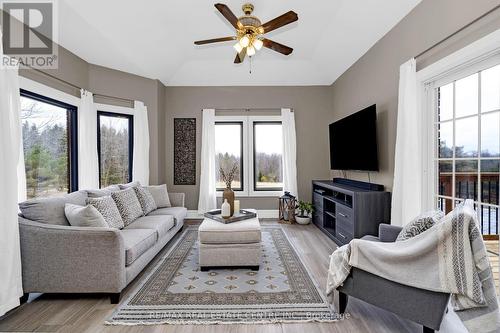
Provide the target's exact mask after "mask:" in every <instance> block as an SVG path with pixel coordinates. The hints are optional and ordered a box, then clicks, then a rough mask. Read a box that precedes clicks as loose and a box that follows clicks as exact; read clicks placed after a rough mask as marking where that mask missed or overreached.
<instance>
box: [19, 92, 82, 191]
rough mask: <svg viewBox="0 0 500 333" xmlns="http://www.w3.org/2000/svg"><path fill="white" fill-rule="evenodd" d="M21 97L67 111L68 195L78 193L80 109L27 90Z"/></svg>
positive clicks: (20, 93)
mask: <svg viewBox="0 0 500 333" xmlns="http://www.w3.org/2000/svg"><path fill="white" fill-rule="evenodd" d="M19 95H20V97H25V98H29V99H32V100H35V101H38V102H42V103H46V104H50V105H53V106H56V107H60V108H63V109H66V114H67V117H66V130H67V137H68V147H67V148H68V149H67V150H68V181H69V184H68V185H69V186H68V193H72V192H76V191H78V107H76V106H74V105H71V104H68V103H64V102H61V101H58V100H56V99H53V98H50V97H47V96H44V95H40V94H37V93H34V92H31V91H28V90H25V89H19Z"/></svg>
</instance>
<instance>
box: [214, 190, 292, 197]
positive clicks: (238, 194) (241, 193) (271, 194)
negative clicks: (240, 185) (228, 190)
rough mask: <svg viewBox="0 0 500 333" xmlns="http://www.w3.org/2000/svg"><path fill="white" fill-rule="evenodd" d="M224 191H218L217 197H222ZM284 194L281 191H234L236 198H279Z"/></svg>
mask: <svg viewBox="0 0 500 333" xmlns="http://www.w3.org/2000/svg"><path fill="white" fill-rule="evenodd" d="M222 193H223V192H222V191H217V193H216V197H217V198H222ZM282 195H283V192H281V191H262V192H251V193H248V192H246V191H234V196H235V197H236V198H279V197H281V196H282Z"/></svg>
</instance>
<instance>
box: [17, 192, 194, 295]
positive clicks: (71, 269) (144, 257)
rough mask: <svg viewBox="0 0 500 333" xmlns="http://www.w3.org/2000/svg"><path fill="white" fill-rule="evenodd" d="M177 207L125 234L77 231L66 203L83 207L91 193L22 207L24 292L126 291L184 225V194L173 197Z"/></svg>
mask: <svg viewBox="0 0 500 333" xmlns="http://www.w3.org/2000/svg"><path fill="white" fill-rule="evenodd" d="M169 198H170V202H171V205H172V207H169V208H160V209H157V210H155V211H153V212H151V213H150V214H148V215H147V216H143V217H140V218H138V219H137V220H135V221H134V222H132V223H131V224H130V225H128V226H126V227H125V228H123V229H121V230H120V229H113V228H94V227H74V226H70V225H69V223H68V221H67V220H66V217H65V213H64V206H65V204H66V203H72V204H75V205H81V206H84V205H85V204H86V199H87V192H86V191H78V192H74V193H71V194H67V195H65V196H64V197H60V198H47V199H36V200H30V201H27V202H24V203H21V204H20V205H21V207H22V211H23V213H24V215H22V214H21V215H20V216H19V230H20V238H21V258H22V273H23V290H24V293H25V296H24V297H25V298H27V295H29V293H107V294H109V295H110V297H111V302H112V303H118V302H119V300H120V295H121V291H122V290H123V289H124V288H125V287H126V286H127V285H128V284H129V283H130V282H131V281H132V280H133V279H134V278H135V277H136V276H137V275H138V274H139V273H140V272H141V271H142V270H143V269H144V267H145V266H146V265H147V264H148V263H149V262H150V261H151V260H152V259H153V258H154V257H155V256H156V255H157V254H158V252H160V250H161V249H162V248H163V247H164V246H165V245H166V244H167V243H168V242H169V241H170V240H171V239H172V238H173V237H174V236H175V235H176V234H177V233H178V232H179V231H181V230H182V228H183V225H184V218H185V217H186V214H187V209H186V208H185V207H184V194H183V193H169Z"/></svg>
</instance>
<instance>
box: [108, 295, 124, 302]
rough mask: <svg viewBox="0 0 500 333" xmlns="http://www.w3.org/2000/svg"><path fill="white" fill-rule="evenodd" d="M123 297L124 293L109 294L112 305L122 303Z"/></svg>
mask: <svg viewBox="0 0 500 333" xmlns="http://www.w3.org/2000/svg"><path fill="white" fill-rule="evenodd" d="M121 297H122V293H111V294H109V300H110V302H111V304H118V303H120V298H121Z"/></svg>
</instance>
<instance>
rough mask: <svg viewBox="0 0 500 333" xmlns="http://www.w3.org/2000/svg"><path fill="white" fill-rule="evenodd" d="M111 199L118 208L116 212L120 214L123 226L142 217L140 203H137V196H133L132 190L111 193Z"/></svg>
mask: <svg viewBox="0 0 500 333" xmlns="http://www.w3.org/2000/svg"><path fill="white" fill-rule="evenodd" d="M111 197H112V198H113V200H114V201H115V203H116V206H117V207H118V211H119V212H120V215H121V217H122V219H123V223H124V224H125V226H127V225H129V224H130V223H132V222H134V221H135V220H137V219H138V218H139V217H141V216H143V215H144V213H143V211H142V207H141V203H140V202H139V199H137V195H135V191H134V189H133V188H128V189H126V190H121V191H118V192H113V193H112V194H111Z"/></svg>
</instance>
